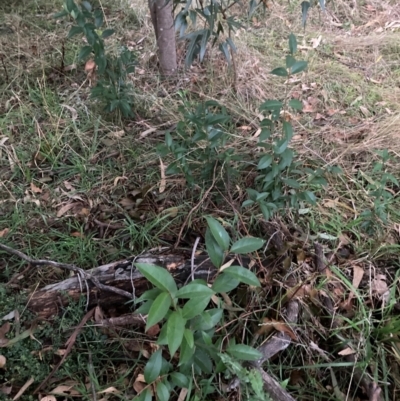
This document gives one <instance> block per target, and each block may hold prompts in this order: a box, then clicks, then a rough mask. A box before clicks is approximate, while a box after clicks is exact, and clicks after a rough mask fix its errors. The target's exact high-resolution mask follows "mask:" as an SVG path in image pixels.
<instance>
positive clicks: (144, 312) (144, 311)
mask: <svg viewBox="0 0 400 401" xmlns="http://www.w3.org/2000/svg"><path fill="white" fill-rule="evenodd" d="M153 302H154V301H147V302H145V303H144V304H143V305H141V306H140V307H139V308H137V309H136V310H135V314H142V315H147V314H148V313H149V311H150V308H151V305H153Z"/></svg>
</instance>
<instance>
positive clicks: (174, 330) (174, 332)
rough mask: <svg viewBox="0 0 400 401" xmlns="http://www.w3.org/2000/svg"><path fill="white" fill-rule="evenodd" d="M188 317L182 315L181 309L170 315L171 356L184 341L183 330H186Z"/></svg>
mask: <svg viewBox="0 0 400 401" xmlns="http://www.w3.org/2000/svg"><path fill="white" fill-rule="evenodd" d="M185 324H186V319H184V318H183V317H182V314H181V312H180V311H174V312H172V313H171V315H170V316H169V317H168V322H167V339H168V349H169V353H170V355H171V357H172V356H173V355H174V354H175V352H176V350H177V349H178V348H179V346H180V345H181V343H182V338H183V332H184V330H185Z"/></svg>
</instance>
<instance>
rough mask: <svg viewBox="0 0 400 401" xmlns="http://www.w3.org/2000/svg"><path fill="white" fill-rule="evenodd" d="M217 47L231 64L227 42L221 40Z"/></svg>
mask: <svg viewBox="0 0 400 401" xmlns="http://www.w3.org/2000/svg"><path fill="white" fill-rule="evenodd" d="M218 47H219V50H220V51H221V53H222V54H223V55H224V56H225V59H226V61H227V63H228V64H231V55H230V53H229V47H228V44H227V43H226V42H223V43H220V44H219V46H218Z"/></svg>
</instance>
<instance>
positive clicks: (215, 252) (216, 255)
mask: <svg viewBox="0 0 400 401" xmlns="http://www.w3.org/2000/svg"><path fill="white" fill-rule="evenodd" d="M205 240H206V249H207V253H208V256H209V257H210V259H211V262H212V264H213V265H214V266H215V267H217V268H218V267H221V265H222V263H223V261H224V256H225V255H224V251H223V250H222V248H221V247H220V246H219V245H218V244H217V241H215V239H214V238H213V236H212V234H211V231H210V229H209V228H207V230H206V236H205Z"/></svg>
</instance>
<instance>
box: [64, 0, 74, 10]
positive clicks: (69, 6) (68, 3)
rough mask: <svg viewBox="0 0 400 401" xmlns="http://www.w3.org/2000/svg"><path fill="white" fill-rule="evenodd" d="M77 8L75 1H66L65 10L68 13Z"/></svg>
mask: <svg viewBox="0 0 400 401" xmlns="http://www.w3.org/2000/svg"><path fill="white" fill-rule="evenodd" d="M75 7H76V5H75V3H74V0H65V1H64V8H65V9H66V10H67V11H68V12H71V11H72V10H73V9H74V8H75Z"/></svg>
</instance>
